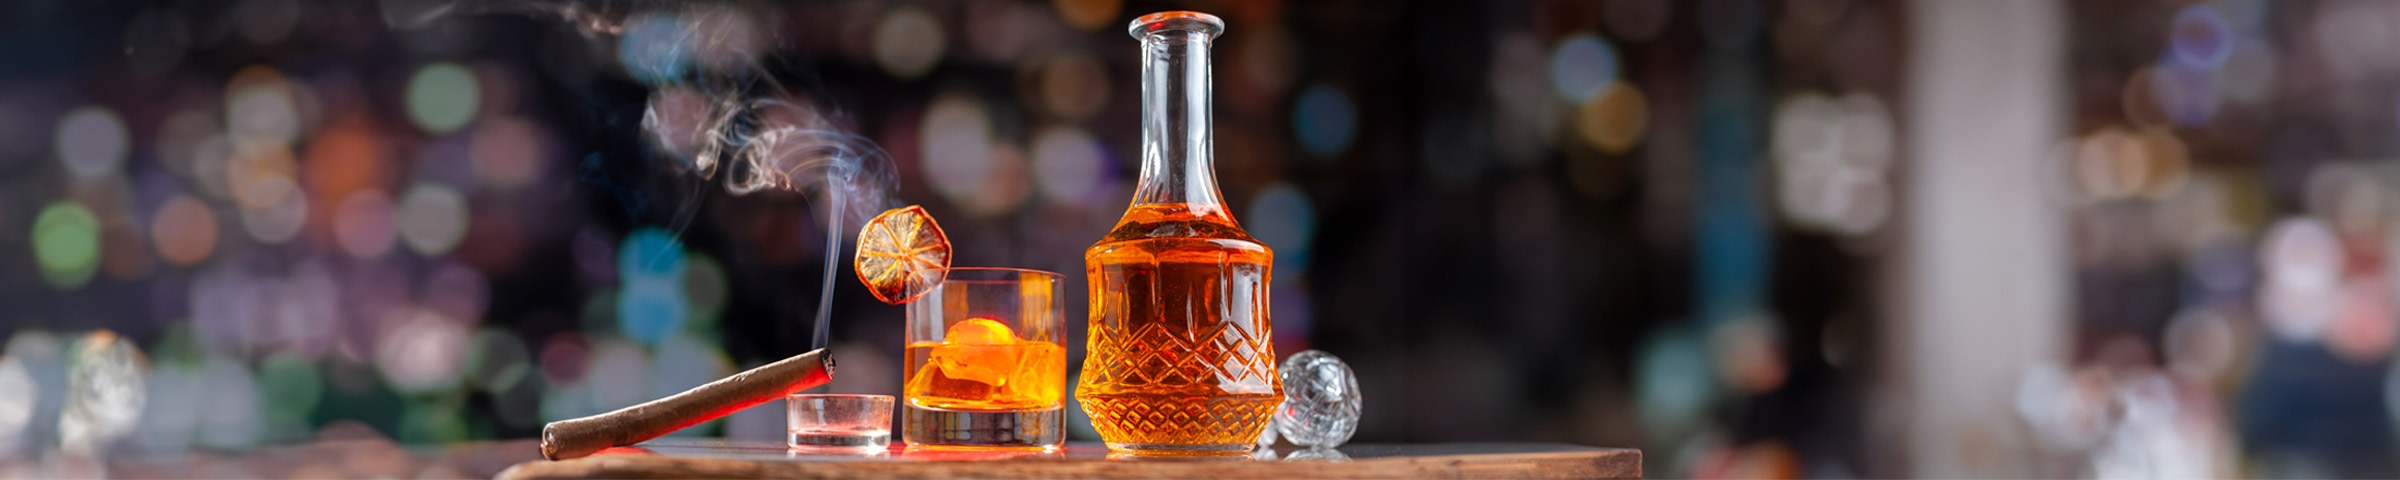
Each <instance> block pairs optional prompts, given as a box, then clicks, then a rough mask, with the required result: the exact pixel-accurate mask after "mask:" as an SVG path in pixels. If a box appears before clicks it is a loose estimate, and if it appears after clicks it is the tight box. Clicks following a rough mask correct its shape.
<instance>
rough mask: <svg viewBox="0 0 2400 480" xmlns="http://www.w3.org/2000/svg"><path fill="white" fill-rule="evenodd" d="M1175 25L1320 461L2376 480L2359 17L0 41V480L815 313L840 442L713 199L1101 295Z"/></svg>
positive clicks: (333, 429) (289, 433) (2377, 154)
mask: <svg viewBox="0 0 2400 480" xmlns="http://www.w3.org/2000/svg"><path fill="white" fill-rule="evenodd" d="M1168 9H1197V10H1204V11H1208V12H1211V13H1215V14H1217V15H1219V16H1221V17H1222V18H1224V20H1225V22H1226V23H1227V24H1228V29H1227V32H1226V34H1225V35H1224V36H1222V37H1220V38H1219V39H1218V40H1217V42H1216V49H1215V64H1214V65H1215V69H1216V70H1215V72H1216V75H1215V78H1214V82H1215V84H1214V95H1215V105H1216V110H1215V115H1216V124H1215V125H1214V134H1215V139H1216V152H1217V161H1216V168H1217V172H1218V175H1219V177H1218V178H1219V185H1220V186H1221V188H1222V191H1223V193H1224V198H1225V199H1226V200H1227V201H1228V202H1229V203H1230V204H1231V206H1232V208H1233V211H1234V213H1235V216H1236V217H1237V218H1238V219H1239V220H1240V221H1241V223H1242V224H1243V225H1244V226H1246V227H1247V228H1248V229H1249V230H1250V231H1251V232H1252V233H1253V234H1254V235H1255V236H1256V237H1257V238H1259V239H1260V240H1261V241H1263V242H1264V243H1266V244H1268V245H1270V246H1272V247H1274V248H1275V249H1276V252H1277V256H1276V262H1277V264H1276V266H1275V270H1276V273H1277V275H1276V276H1275V279H1274V280H1275V281H1274V284H1273V291H1272V298H1273V309H1272V314H1273V318H1274V323H1275V327H1276V328H1275V333H1274V341H1275V344H1276V345H1275V346H1276V348H1277V350H1278V351H1279V352H1280V353H1281V354H1284V355H1288V354H1290V353H1293V352H1298V351H1300V350H1304V349H1311V348H1314V349H1322V350H1325V351H1328V352H1331V353H1333V354H1335V355H1338V356H1340V357H1342V358H1343V359H1345V360H1346V361H1347V362H1348V363H1349V364H1350V365H1351V366H1352V367H1353V368H1354V369H1356V371H1357V374H1358V376H1359V382H1360V385H1361V386H1362V388H1363V390H1364V392H1365V394H1364V397H1365V399H1366V403H1365V410H1364V412H1365V420H1364V421H1363V422H1362V424H1361V427H1360V429H1359V432H1358V435H1357V438H1356V440H1354V441H1356V442H1377V443H1385V442H1469V441H1510V442H1571V443H1579V444H1589V445H1603V446H1624V447H1639V448H1642V449H1643V450H1644V454H1645V461H1646V463H1647V464H1646V468H1647V471H1648V472H1649V473H1650V474H1651V475H1653V476H1700V477H1756V478H1786V477H1855V476H1879V477H1889V476H2011V477H2028V476H2031V477H2168V478H2194V477H2228V476H2258V477H2321V476H2337V477H2349V476H2370V477H2388V476H2394V475H2400V461H2396V460H2395V458H2400V455H2395V454H2396V453H2400V450H2396V449H2400V444H2395V443H2394V442H2393V433H2394V428H2395V425H2396V424H2400V421H2396V419H2400V369H2394V368H2392V363H2393V360H2392V358H2393V356H2392V355H2391V353H2392V347H2393V344H2394V339H2395V337H2394V335H2395V332H2396V331H2400V323H2395V322H2396V321H2400V311H2396V310H2395V309H2396V303H2395V301H2396V298H2400V297H2396V296H2400V280H2395V279H2394V278H2392V276H2391V275H2392V272H2393V268H2392V267H2393V266H2394V265H2395V263H2396V262H2400V255H2395V254H2396V253H2400V229H2395V228H2393V227H2394V226H2395V221H2400V190H2395V187H2400V163H2395V162H2394V161H2393V160H2392V158H2394V157H2395V156H2400V142H2395V141H2394V140H2393V139H2395V138H2400V135H2395V134H2400V130H2396V129H2400V56H2394V55H2391V54H2390V53H2389V52H2392V51H2395V49H2400V2H2383V1H2367V0H2313V1H2312V0H2291V1H2265V0H2124V1H2105V2H2066V1H2007V2H1990V1H1975V0H1914V1H1910V0H1698V1H1672V0H1560V1H1495V2H1427V1H1419V2H1399V3H1392V2H1367V1H1334V2H1283V1H1256V2H1232V1H1194V2H1146V1H1130V2H1129V1H1121V0H1051V1H1012V0H994V1H941V0H936V1H905V2H858V1H844V2H797V3H767V2H722V3H719V2H697V3H688V2H664V1H660V2H649V1H633V0H585V1H575V0H516V1H513V2H508V1H504V2H455V3H453V2H447V1H443V0H384V1H380V2H364V1H361V2H351V1H323V0H213V1H189V2H129V1H108V0H102V1H76V0H18V1H10V2H0V338H4V339H5V343H4V345H5V346H4V347H0V471H4V472H7V473H10V474H13V475H21V476H58V475H61V474H62V472H67V473H74V472H83V473H106V472H105V471H97V472H95V471H91V470H75V468H83V467H77V465H82V466H84V467H90V468H102V467H91V465H94V464H92V463H90V462H89V459H94V458H110V459H142V458H163V457H176V456H180V455H188V454H190V452H217V453H228V452H244V451H251V450H253V449H258V448H263V447H271V446H278V445H292V444H301V443H306V442H312V441H323V440H328V439H359V438H368V439H388V440H390V441H391V442H394V443H395V444H396V445H400V446H402V447H400V448H402V449H406V450H410V451H421V450H423V449H435V448H443V446H458V445H461V444H462V442H469V441H475V440H486V439H516V438H528V437H531V436H534V435H535V434H536V433H537V432H538V431H539V429H540V427H541V425H542V423H543V422H546V421H549V420H557V419H563V418H569V417H576V416H582V415H587V414H592V413H598V412H603V411H607V410H611V409H615V408H618V407H622V406H626V405H631V404H634V403H638V402H640V401H644V400H647V399H650V398H653V397H656V396H660V395H665V394H669V393H673V392H677V391H681V390H682V389H685V388H688V387H691V386H694V385H698V384H700V383H703V382H706V381H709V380H712V379H715V378H718V377H720V376H722V375H725V374H728V373H731V372H734V371H738V370H739V369H743V368H747V367H750V366H755V365H758V364H762V363H765V362H768V361H771V360H775V359H779V358H783V357H785V356H789V355H793V354H796V353H799V352H801V351H804V350H806V349H808V348H809V342H810V341H809V335H810V329H811V328H812V327H813V325H811V324H812V323H813V318H814V316H815V315H816V313H817V312H818V311H819V309H821V308H830V309H831V318H832V322H831V328H832V332H833V339H834V346H833V348H834V350H835V352H836V355H837V356H838V357H840V358H841V359H842V375H841V377H840V378H839V379H837V380H836V381H835V382H834V384H833V385H830V386H829V387H827V388H828V389H829V390H831V391H836V392H844V393H875V392H880V393H892V392H897V391H898V390H899V386H900V378H901V372H900V367H899V366H898V363H899V361H900V346H901V338H902V337H901V329H900V327H901V317H902V312H901V309H900V308H899V307H894V306H888V305H884V304H882V303H880V302H876V301H875V300H874V299H873V298H871V297H870V296H869V295H867V294H866V292H865V291H864V290H863V289H862V288H861V286H860V285H858V284H857V283H856V282H855V281H854V280H852V276H851V274H850V273H848V269H849V265H848V263H849V262H848V260H847V259H848V258H849V257H850V253H849V252H848V251H847V250H844V251H841V252H839V253H838V254H836V255H833V256H832V258H827V256H826V255H825V252H824V250H825V249H826V247H827V246H828V245H827V240H826V239H827V238H828V233H832V234H833V235H832V238H836V239H846V238H850V233H848V231H847V230H839V229H837V230H836V231H832V232H828V226H827V225H828V223H829V222H828V220H841V219H845V218H846V216H845V214H844V213H843V212H838V211H829V209H828V208H827V207H826V204H827V202H825V201H824V195H823V193H822V192H821V191H817V190H811V189H810V188H808V187H807V185H808V184H807V182H794V183H795V185H793V186H794V187H796V188H767V189H763V190H760V191H755V192H752V191H747V190H750V189H749V188H736V187H743V186H742V185H733V187H729V184H736V183H739V182H737V181H736V180H737V179H739V178H744V177H739V176H738V175H741V174H740V173H737V172H729V171H727V172H720V171H712V170H713V169H712V168H711V167H710V165H708V164H707V162H708V159H709V158H711V155H714V154H716V153H717V152H718V149H719V148H723V147H725V146H726V145H728V144H733V145H735V146H736V147H739V144H741V143H742V142H741V141H740V140H742V139H744V138H745V137H743V135H745V134H747V133H749V132H752V131H753V130H752V129H754V127H755V125H760V124H772V125H786V126H794V125H796V126H800V127H805V128H810V129H814V130H813V131H819V132H834V133H838V134H840V135H841V136H843V138H845V139H847V140H844V142H846V143H844V145H848V146H850V147H853V148H855V152H854V153H856V154H855V155H853V156H852V157H848V158H850V160H848V161H853V162H864V163H860V165H867V166H868V167H871V168H888V169H889V170H888V171H889V172H890V173H891V174H892V176H891V180H893V183H892V185H893V186H895V187H896V188H894V189H892V191H889V192H884V193H886V194H888V195H891V196H892V197H895V199H896V202H897V204H923V205H925V206H926V207H927V208H928V210H929V211H930V212H931V213H932V214H934V215H935V216H936V217H938V218H939V219H940V220H941V222H942V225H943V227H944V228H945V229H946V230H947V231H948V233H949V237H950V238H951V240H952V241H953V242H954V244H955V246H956V263H957V264H959V265H999V266H1017V267H1029V268H1038V269H1045V270H1053V271H1059V272H1066V273H1069V275H1068V277H1069V279H1070V280H1069V281H1070V283H1071V284H1072V288H1070V291H1077V292H1080V291H1082V289H1083V286H1082V285H1083V282H1084V278H1082V276H1081V275H1076V274H1074V272H1079V271H1081V264H1082V261H1083V260H1082V253H1083V249H1084V248H1085V247H1087V246H1089V245H1090V244H1091V243H1093V242H1094V241H1096V240H1098V239H1099V238H1100V237H1101V235H1102V234H1103V233H1105V232H1106V230H1107V229H1108V227H1109V226H1110V225H1111V224H1112V223H1113V222H1114V221H1115V220H1116V219H1117V218H1118V216H1119V214H1120V213H1121V212H1123V210H1124V207H1125V206H1126V201H1127V199H1128V198H1130V196H1131V190H1132V185H1133V181H1134V175H1135V173H1136V172H1135V160H1136V159H1137V158H1138V154H1139V152H1138V148H1139V146H1138V139H1139V131H1138V130H1137V125H1138V120H1137V119H1138V118H1139V115H1140V112H1141V109H1142V105H1141V104H1140V100H1139V84H1138V80H1139V74H1140V72H1139V64H1138V59H1139V56H1138V50H1137V49H1136V46H1137V43H1136V42H1135V41H1134V40H1133V39H1131V38H1128V37H1127V36H1126V35H1125V32H1124V25H1125V24H1126V22H1127V21H1128V20H1130V19H1131V18H1133V17H1134V16H1137V15H1140V14H1143V13H1148V12H1152V11H1158V10H1168ZM727 101H742V102H749V101H771V102H774V104H775V105H778V106H779V107H778V108H777V109H776V110H774V111H775V112H781V113H775V114H772V115H763V116H759V117H755V118H752V117H745V118H743V119H741V120H740V121H733V122H728V121H725V120H724V119H723V118H722V115H721V113H722V112H721V110H722V107H721V106H722V105H724V104H725V102H727ZM775 115H783V116H780V117H778V116H775ZM776 122H781V123H776ZM729 138H731V139H732V140H729ZM752 140H754V139H752ZM875 147H879V148H875ZM878 152H880V154H879V153H878ZM752 178H754V177H752ZM868 213H872V212H871V211H870V212H868ZM846 225H847V226H848V228H855V225H856V219H855V218H849V219H848V221H847V223H846ZM842 247H845V248H846V247H847V245H846V244H844V245H842ZM829 263H830V266H831V267H834V268H839V269H841V272H839V274H838V275H835V276H834V277H832V278H833V279H834V282H835V283H836V285H834V287H835V293H834V295H833V297H832V298H831V299H830V301H826V300H824V299H821V298H820V296H819V295H818V292H819V290H820V288H822V287H823V286H824V285H823V283H822V280H821V278H823V277H822V275H823V271H824V269H825V268H827V267H828V266H829ZM1068 304H1069V305H1070V306H1071V311H1070V312H1069V313H1068V318H1069V319H1070V322H1069V323H1070V324H1071V325H1075V327H1074V330H1075V333H1074V336H1072V337H1070V338H1081V336H1082V324H1081V321H1080V320H1076V319H1080V318H1082V316H1083V315H1084V313H1083V309H1082V308H1081V302H1080V301H1079V300H1076V299H1072V298H1071V299H1070V300H1069V302H1068ZM1070 350H1071V353H1070V355H1071V356H1072V357H1071V358H1070V361H1069V365H1071V366H1076V365H1080V361H1081V360H1080V359H1081V355H1082V351H1081V350H1082V345H1080V342H1079V341H1078V342H1077V344H1075V345H1072V346H1070ZM781 408H782V407H781V406H780V405H779V404H770V405H768V406H765V407H761V408H757V409H752V410H751V411H746V412H742V413H740V414H737V415H735V416H733V417H730V418H728V419H726V420H721V421H717V422H712V423H709V424H706V425H703V426H701V427H697V428H694V429H690V430H687V431H685V432H683V433H682V435H692V436H724V437H732V438H739V439H755V440H775V439H778V438H780V436H781V435H783V432H782V426H783V423H782V419H781V417H782V416H783V415H782V410H781ZM1070 412H1071V413H1070V416H1071V417H1074V418H1075V420H1074V421H1075V422H1080V423H1078V424H1077V430H1075V432H1074V437H1073V438H1075V439H1076V440H1095V439H1097V436H1096V434H1094V433H1093V432H1092V431H1091V430H1090V429H1089V421H1088V419H1082V418H1081V412H1080V411H1076V410H1072V409H1070ZM79 462H81V463H79ZM329 468H330V467H329ZM401 471H402V472H403V474H407V473H406V472H408V470H405V469H403V470H401ZM326 472H328V471H319V472H317V473H326ZM236 473H238V472H236ZM234 476H241V475H234Z"/></svg>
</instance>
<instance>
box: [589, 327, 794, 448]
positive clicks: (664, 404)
mask: <svg viewBox="0 0 2400 480" xmlns="http://www.w3.org/2000/svg"><path fill="white" fill-rule="evenodd" d="M829 381H833V354H832V353H829V352H826V351H825V349H822V348H820V349H816V350H810V351H809V352H808V353H803V354H799V355H796V356H793V357H792V358H786V359H783V360H778V361H776V362H775V363H769V364H766V365H761V366H759V367H758V368H753V369H750V370H748V371H744V372H742V373H736V374H733V376H730V377H725V378H721V379H717V381H714V382H709V383H708V384H707V385H701V386H698V387H692V389H691V390H685V391H683V393H678V394H674V395H669V396H667V397H665V398H660V399H657V400H651V401H649V402H646V403H643V404H640V405H634V406H631V407H625V408H623V409H619V410H617V411H614V412H608V413H603V414H599V415H593V416H589V417H583V418H576V419H568V420H559V421H556V422H550V424H549V425H545V426H543V427H542V458H547V459H551V460H565V459H570V458H577V457H582V456H586V455H591V454H592V453H593V452H598V451H600V450H603V449H607V448H609V447H621V446H626V445H633V444H636V443H642V442H643V441H646V440H649V439H653V438H658V437H659V436H661V435H666V434H669V433H674V432H675V431H676V430H682V429H684V427H690V426H693V425H698V424H700V423H701V422H706V421H709V420H715V419H717V418H719V417H724V416H726V415H731V414H733V412H738V411H741V410H742V409H745V408H750V407H753V406H757V405H758V404H761V403H767V402H771V401H775V400H776V399H780V398H783V397H784V396H786V395H791V394H794V393H799V392H800V391H801V390H807V389H810V388H816V387H817V386H818V385H824V384H825V382H829Z"/></svg>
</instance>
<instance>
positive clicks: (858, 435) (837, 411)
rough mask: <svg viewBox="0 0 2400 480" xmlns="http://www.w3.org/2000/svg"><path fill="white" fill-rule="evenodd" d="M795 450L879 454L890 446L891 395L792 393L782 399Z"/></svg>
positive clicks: (786, 443)
mask: <svg viewBox="0 0 2400 480" xmlns="http://www.w3.org/2000/svg"><path fill="white" fill-rule="evenodd" d="M784 401H785V403H786V406H787V407H786V412H787V414H788V415H787V416H786V417H785V419H786V420H785V422H786V426H787V427H789V430H788V431H789V432H790V433H791V434H790V435H789V436H787V437H785V438H786V440H785V445H788V446H790V447H791V448H793V449H795V450H828V451H880V450H883V449H885V448H887V447H888V446H889V445H891V443H892V396H891V395H825V394H794V395H791V396H787V397H784Z"/></svg>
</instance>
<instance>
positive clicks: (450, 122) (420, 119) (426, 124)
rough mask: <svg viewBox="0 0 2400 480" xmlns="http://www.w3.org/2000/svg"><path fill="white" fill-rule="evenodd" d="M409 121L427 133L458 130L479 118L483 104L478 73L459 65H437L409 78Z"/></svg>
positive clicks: (425, 68) (422, 69)
mask: <svg viewBox="0 0 2400 480" xmlns="http://www.w3.org/2000/svg"><path fill="white" fill-rule="evenodd" d="M407 95H408V119H409V121H411V122H415V123H416V125H417V128H420V129H424V130H425V132H427V133H432V134H437V135H438V134H444V133H450V132H453V131H457V130H458V129H459V128H460V127H465V126H467V122H469V121H473V120H474V119H475V112H476V110H477V109H478V108H479V107H478V105H479V104H480V103H481V102H482V101H483V95H482V87H481V86H480V84H478V83H477V82H476V79H475V72H474V71H473V70H468V69H467V68H466V67H462V66H459V65H458V64H455V63H433V64H428V65H426V66H425V67H424V68H419V69H417V72H416V73H415V74H414V75H410V76H409V79H408V93H407Z"/></svg>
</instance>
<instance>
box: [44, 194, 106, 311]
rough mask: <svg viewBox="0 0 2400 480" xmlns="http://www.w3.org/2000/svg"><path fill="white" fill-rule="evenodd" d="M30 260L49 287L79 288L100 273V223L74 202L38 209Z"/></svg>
mask: <svg viewBox="0 0 2400 480" xmlns="http://www.w3.org/2000/svg"><path fill="white" fill-rule="evenodd" d="M33 258H34V261H35V262H36V263H38V264H40V265H41V267H42V280H43V281H46V282H49V283H50V286H53V287H58V288H59V289H62V290H74V289H76V288H81V287H83V284H85V283H89V282H91V280H92V274H93V273H96V272H98V271H99V270H100V219H99V218H98V217H95V216H92V211H91V209H88V208H84V207H83V205H82V204H78V203H74V202H59V203H53V204H50V206H48V207H44V208H42V213H41V215H40V216H37V217H34V219H33Z"/></svg>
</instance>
